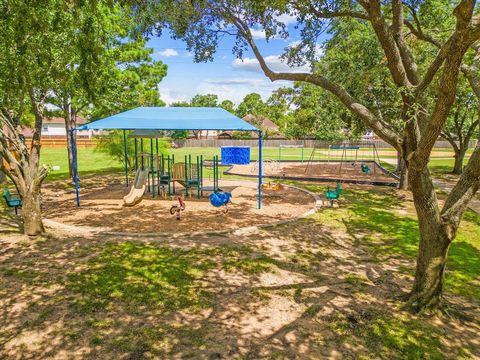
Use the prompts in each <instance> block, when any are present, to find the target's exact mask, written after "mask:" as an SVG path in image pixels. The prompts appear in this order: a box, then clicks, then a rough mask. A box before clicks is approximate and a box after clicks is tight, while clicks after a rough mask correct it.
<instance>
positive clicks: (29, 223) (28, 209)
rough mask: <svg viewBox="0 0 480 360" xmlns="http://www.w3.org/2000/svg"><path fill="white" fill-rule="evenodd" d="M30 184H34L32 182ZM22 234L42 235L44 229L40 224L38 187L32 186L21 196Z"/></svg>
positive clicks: (40, 213) (40, 212)
mask: <svg viewBox="0 0 480 360" xmlns="http://www.w3.org/2000/svg"><path fill="white" fill-rule="evenodd" d="M32 182H36V181H35V180H32ZM22 202H23V205H22V216H23V227H24V229H23V232H24V234H26V235H29V236H36V235H40V234H43V233H44V232H45V228H44V227H43V222H42V210H41V207H40V204H41V201H40V187H39V186H38V187H37V186H33V187H32V188H30V189H28V190H27V191H26V192H25V194H22Z"/></svg>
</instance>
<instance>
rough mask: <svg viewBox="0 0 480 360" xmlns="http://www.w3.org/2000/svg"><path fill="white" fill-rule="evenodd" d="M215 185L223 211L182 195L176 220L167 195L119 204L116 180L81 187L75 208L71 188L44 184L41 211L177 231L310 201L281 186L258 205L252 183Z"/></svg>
mask: <svg viewBox="0 0 480 360" xmlns="http://www.w3.org/2000/svg"><path fill="white" fill-rule="evenodd" d="M90 181H92V180H91V179H90ZM99 181H100V180H99ZM206 185H207V186H208V184H206ZM220 186H221V188H222V190H224V191H229V192H231V193H232V196H233V197H232V203H231V204H230V205H229V211H228V214H224V213H223V208H215V207H213V206H212V205H211V204H210V202H209V199H208V196H207V194H205V196H204V197H203V198H200V199H197V197H196V194H194V195H193V196H192V197H186V198H184V201H185V203H186V209H185V211H182V212H181V220H180V221H178V220H176V218H175V215H173V216H172V215H170V212H169V209H170V207H171V206H172V205H174V204H178V201H177V200H176V197H173V196H172V197H169V198H167V199H165V198H163V197H156V198H152V197H151V194H149V193H146V194H145V195H144V198H143V200H142V202H141V203H139V204H138V205H135V206H133V207H124V206H123V200H122V199H123V196H125V195H126V193H127V191H128V189H127V188H126V187H125V186H124V185H123V184H120V183H118V182H117V183H114V184H111V183H110V184H109V183H108V182H107V183H99V184H98V185H97V186H94V187H90V188H87V189H82V193H81V194H82V196H81V207H80V208H77V206H76V203H75V200H74V193H72V191H71V190H68V191H59V190H58V189H55V190H53V189H46V190H45V191H44V192H43V196H44V216H45V218H47V219H50V220H53V221H56V222H61V223H62V224H68V225H76V226H89V227H97V228H101V229H102V230H104V231H114V232H135V233H162V232H176V233H178V232H191V231H218V230H226V229H234V228H239V227H246V226H253V225H261V224H267V223H272V222H276V221H281V220H286V219H290V218H296V217H298V216H301V215H302V214H303V213H305V212H307V211H309V210H310V209H312V208H313V207H314V205H315V201H314V199H313V197H312V196H311V195H309V194H307V193H305V192H303V191H300V190H297V189H294V188H285V189H284V190H282V191H280V192H265V193H264V197H263V206H262V208H261V209H258V208H257V204H258V203H257V189H256V186H257V185H256V183H255V182H247V181H224V182H221V183H220ZM179 188H180V191H179V193H181V187H180V186H177V190H178V189H179Z"/></svg>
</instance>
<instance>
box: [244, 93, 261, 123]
mask: <svg viewBox="0 0 480 360" xmlns="http://www.w3.org/2000/svg"><path fill="white" fill-rule="evenodd" d="M266 113H267V105H266V104H265V103H264V102H263V100H262V97H261V96H260V94H257V93H251V94H247V95H246V96H245V97H244V98H243V101H242V102H241V103H240V104H239V105H238V107H237V115H238V117H241V118H243V117H245V116H247V115H249V114H251V115H254V116H257V115H265V114H266Z"/></svg>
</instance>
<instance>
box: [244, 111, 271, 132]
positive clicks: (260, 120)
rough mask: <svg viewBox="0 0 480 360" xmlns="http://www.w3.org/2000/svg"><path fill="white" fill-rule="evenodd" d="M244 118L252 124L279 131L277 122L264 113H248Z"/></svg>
mask: <svg viewBox="0 0 480 360" xmlns="http://www.w3.org/2000/svg"><path fill="white" fill-rule="evenodd" d="M243 120H245V121H246V122H248V123H249V124H252V125H254V126H258V127H260V128H262V129H264V130H270V131H278V130H279V127H278V125H277V124H275V123H274V122H273V121H272V120H270V119H269V118H267V117H265V116H263V115H252V114H248V115H245V116H244V117H243Z"/></svg>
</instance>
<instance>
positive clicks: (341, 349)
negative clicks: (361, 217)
mask: <svg viewBox="0 0 480 360" xmlns="http://www.w3.org/2000/svg"><path fill="white" fill-rule="evenodd" d="M369 191H372V192H375V191H390V189H380V190H379V189H378V188H371V189H369ZM410 202H411V201H410ZM398 204H399V205H398V210H402V211H407V209H408V208H405V207H404V205H400V204H402V202H401V200H400V199H399V201H398ZM396 206H397V205H396ZM319 215H320V214H317V216H319ZM94 217H95V216H92V218H94ZM315 219H316V218H315V217H314V218H310V219H304V220H300V221H295V222H293V223H290V224H287V225H285V226H280V227H275V228H269V229H265V230H255V231H251V232H244V233H241V234H235V233H232V234H228V235H220V234H215V235H208V236H207V235H199V234H192V235H187V236H183V237H180V238H173V237H159V238H156V237H150V238H149V237H132V238H125V237H118V236H114V235H98V234H97V235H95V236H93V237H92V238H85V237H83V236H79V235H78V234H76V233H70V234H60V233H56V234H52V235H50V236H49V237H48V238H45V239H38V240H28V239H24V238H22V237H21V235H18V234H16V233H17V232H18V229H17V228H16V227H15V226H14V224H4V226H5V228H0V232H1V233H2V234H6V229H10V231H11V235H9V236H7V237H0V245H1V251H0V274H1V276H0V328H1V329H2V331H0V358H2V359H3V358H5V359H92V360H93V359H95V360H96V359H153V358H158V359H185V358H193V359H265V360H267V359H357V358H363V359H395V358H406V357H405V356H401V355H402V354H401V352H400V351H401V350H399V352H396V353H392V352H391V350H388V349H384V348H383V347H382V344H381V343H379V344H377V345H375V343H373V344H370V343H368V341H369V340H372V339H375V337H373V335H371V336H370V338H369V339H364V338H363V337H359V336H358V334H359V333H360V334H364V333H365V331H364V330H362V329H373V330H372V331H373V332H375V331H377V332H385V331H388V327H387V328H385V327H378V328H377V327H376V326H379V325H381V324H383V321H388V319H393V321H394V322H402V321H408V324H413V325H414V326H413V325H412V326H413V330H412V333H411V334H407V335H408V336H407V335H405V334H403V335H404V336H403V337H401V339H403V340H402V341H404V342H405V343H390V348H392V347H395V346H401V347H408V346H420V349H421V345H422V344H419V343H418V341H417V338H418V336H419V335H422V334H423V335H424V332H425V331H423V332H420V334H419V333H416V332H415V331H418V330H417V327H415V326H417V325H415V324H419V323H421V324H425V325H424V326H429V327H431V328H432V329H436V330H438V331H439V332H440V333H441V335H438V334H436V335H435V336H436V337H437V338H438V337H439V336H440V338H441V342H440V346H441V349H440V351H441V354H442V356H438V357H437V358H445V359H458V358H479V356H480V343H479V338H478V333H479V332H480V325H479V323H478V319H479V318H480V317H479V316H480V312H479V311H480V308H479V306H478V304H477V303H475V302H472V301H471V300H468V299H466V298H463V297H461V296H453V295H450V294H447V299H448V301H449V304H450V305H449V315H448V316H447V315H445V316H444V315H442V314H438V315H433V316H416V315H412V314H410V313H408V312H406V311H404V310H402V308H401V304H402V301H401V300H400V299H401V298H402V297H404V296H406V295H407V294H408V291H409V290H410V288H411V286H412V282H413V279H412V276H411V271H410V270H409V269H413V267H414V259H407V258H404V257H401V256H396V257H389V258H378V257H377V256H376V255H375V252H374V251H373V248H372V246H369V245H368V242H364V241H361V240H362V234H359V233H350V232H348V231H344V230H342V229H341V228H334V227H330V226H327V225H325V224H322V223H321V222H320V221H316V220H315ZM93 220H95V219H93ZM2 223H3V219H0V226H1V225H2ZM126 240H128V243H126V244H125V241H126ZM378 241H379V242H380V243H381V244H384V241H387V242H388V241H391V240H390V239H389V238H384V237H379V238H378ZM142 246H146V249H150V251H151V249H163V248H165V247H167V248H168V249H169V251H172V252H173V255H172V256H170V257H168V256H167V258H166V260H165V259H163V258H161V257H147V256H146V255H142V253H141V252H140V251H139V250H136V251H132V252H131V253H128V252H127V254H131V256H130V257H128V256H123V254H124V252H122V251H121V249H130V248H142ZM112 247H113V249H114V251H112V250H110V251H105V249H106V248H107V249H108V248H110V249H111V248H112ZM199 249H203V251H206V253H207V254H211V255H210V256H212V260H215V262H216V264H217V266H215V267H213V268H211V269H209V270H208V271H207V273H206V274H205V275H204V276H202V277H201V278H199V279H195V280H192V282H191V283H189V284H183V285H182V279H179V282H178V283H176V282H174V281H173V280H172V282H171V284H170V288H159V287H156V286H155V280H156V279H157V278H156V277H155V276H157V277H161V276H167V277H168V276H169V271H170V269H171V267H172V266H175V265H177V266H178V265H179V264H183V263H182V262H179V261H180V260H182V259H185V258H188V257H189V256H192V255H189V254H190V253H188V251H200V250H199ZM222 249H223V252H220V254H224V255H221V256H218V255H217V257H214V256H215V255H212V254H218V251H219V250H222ZM226 249H227V250H228V251H227V252H225V250H226ZM246 249H248V250H249V251H246ZM177 251H184V252H183V253H181V252H177ZM209 251H210V252H209ZM232 251H234V252H235V251H238V254H240V259H239V260H237V262H238V263H239V264H242V263H248V262H249V261H258V259H262V257H268V258H271V259H272V261H270V262H269V264H270V266H269V267H268V268H266V269H264V270H263V271H260V272H254V273H252V272H245V271H241V267H240V268H235V269H229V268H228V267H225V266H224V265H222V264H224V262H222V261H225V259H226V258H227V255H228V254H230V252H232ZM117 252H119V253H118V254H117ZM155 253H156V252H154V254H155ZM160 253H161V254H164V256H166V255H165V254H168V252H167V253H165V252H160ZM201 254H203V253H201ZM242 254H243V255H242ZM107 255H108V256H109V259H110V261H111V262H109V261H107V259H103V260H102V257H105V256H107ZM96 259H100V260H98V262H95V261H96ZM203 259H204V258H203V257H200V260H199V261H203ZM182 261H183V260H182ZM188 264H189V266H188V267H187V269H192V268H193V267H194V264H193V262H192V263H188ZM134 265H135V266H134ZM166 265H168V266H166ZM137 266H138V267H137ZM146 269H149V270H150V271H152V274H154V275H155V276H153V275H151V274H150V273H149V272H146V273H145V274H144V273H142V271H146ZM139 271H140V272H139ZM177 271H178V269H177ZM82 274H87V275H82ZM88 274H90V275H88ZM78 276H81V279H84V280H85V281H87V282H88V283H89V284H91V285H90V286H89V287H84V288H82V289H83V291H85V292H80V291H79V290H78V289H77V288H76V287H75V286H73V285H74V284H76V283H75V282H73V283H72V281H73V280H75V279H76V278H77V277H78ZM184 276H185V275H184ZM106 277H107V278H106ZM130 277H133V279H143V282H138V283H137V282H134V281H133V280H132V278H130ZM187 278H188V277H187ZM72 279H73V280H72ZM99 279H100V280H99ZM107 280H108V281H107ZM352 280H354V281H352ZM97 284H98V286H102V287H100V288H98V287H97ZM94 285H95V286H94ZM191 288H193V289H198V290H197V291H198V292H199V293H200V292H202V293H204V297H205V299H207V300H208V301H207V300H204V303H203V306H202V307H200V308H195V307H193V308H192V309H189V308H186V309H184V310H171V311H169V310H168V309H164V308H162V307H161V306H160V305H157V304H156V303H155V302H147V304H144V303H142V302H140V304H137V303H136V302H133V303H131V302H129V301H127V300H126V299H127V298H124V297H123V296H122V295H123V292H127V291H129V294H130V296H134V295H135V294H139V293H141V292H145V293H146V294H148V295H150V296H152V297H155V296H157V295H156V292H157V291H163V292H165V294H168V292H167V291H172V292H173V293H172V294H174V295H175V298H180V297H181V296H183V294H184V293H183V292H180V289H181V290H182V291H185V292H187V294H189V292H188V291H189V289H191ZM177 289H178V290H177ZM97 291H98V292H97ZM102 291H103V292H102ZM175 291H178V292H175ZM135 296H136V295H135ZM172 296H173V295H172ZM140 298H141V297H140ZM134 299H136V298H134ZM100 300H101V301H105V303H100V304H103V305H102V306H98V307H95V306H94V305H95V304H97V302H98V301H100ZM158 301H159V303H160V304H162V301H161V299H160V300H158ZM376 329H378V330H376ZM386 329H387V330H386ZM402 329H405V328H402ZM372 334H373V333H372ZM398 335H402V334H398ZM392 339H393V340H392V341H395V337H393V336H392ZM420 339H422V338H420ZM420 341H422V340H420ZM372 351H375V353H372ZM467 351H468V352H467ZM417 354H418V356H416V357H415V358H424V357H423V356H422V353H421V352H420V350H419V352H417Z"/></svg>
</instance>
